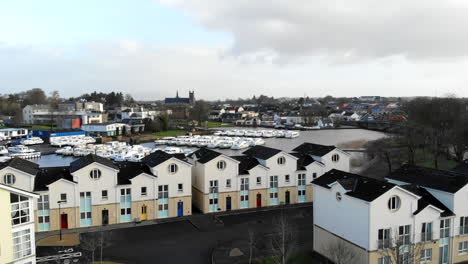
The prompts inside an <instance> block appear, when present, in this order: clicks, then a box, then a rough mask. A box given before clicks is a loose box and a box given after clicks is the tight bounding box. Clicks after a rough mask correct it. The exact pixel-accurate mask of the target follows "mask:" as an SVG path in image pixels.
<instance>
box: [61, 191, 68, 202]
mask: <svg viewBox="0 0 468 264" xmlns="http://www.w3.org/2000/svg"><path fill="white" fill-rule="evenodd" d="M64 195H65V199H63V196H64ZM60 201H63V202H64V203H66V202H67V194H66V193H61V194H60Z"/></svg>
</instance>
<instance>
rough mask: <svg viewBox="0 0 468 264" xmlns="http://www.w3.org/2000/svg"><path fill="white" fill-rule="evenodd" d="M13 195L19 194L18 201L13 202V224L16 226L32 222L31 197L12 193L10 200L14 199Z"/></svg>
mask: <svg viewBox="0 0 468 264" xmlns="http://www.w3.org/2000/svg"><path fill="white" fill-rule="evenodd" d="M13 196H17V198H18V201H17V202H11V224H12V225H13V226H15V225H20V224H24V223H28V222H30V221H31V208H30V204H29V198H28V197H26V196H22V195H19V194H15V193H10V201H11V199H13ZM22 213H23V215H22ZM16 214H17V215H16ZM16 220H18V222H17V223H15V221H16Z"/></svg>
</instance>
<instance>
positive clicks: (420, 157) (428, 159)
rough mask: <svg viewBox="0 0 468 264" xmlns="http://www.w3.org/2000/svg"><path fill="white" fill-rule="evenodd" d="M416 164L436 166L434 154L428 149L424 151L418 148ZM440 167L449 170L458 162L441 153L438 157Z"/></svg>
mask: <svg viewBox="0 0 468 264" xmlns="http://www.w3.org/2000/svg"><path fill="white" fill-rule="evenodd" d="M415 162H416V165H419V166H422V167H428V168H435V166H434V161H433V156H432V154H431V153H429V152H428V151H426V152H423V151H422V150H417V151H416V155H415ZM438 163H439V169H440V170H449V169H452V168H453V167H455V166H457V165H458V163H457V162H456V161H454V160H449V159H447V158H446V156H445V155H440V156H439V159H438Z"/></svg>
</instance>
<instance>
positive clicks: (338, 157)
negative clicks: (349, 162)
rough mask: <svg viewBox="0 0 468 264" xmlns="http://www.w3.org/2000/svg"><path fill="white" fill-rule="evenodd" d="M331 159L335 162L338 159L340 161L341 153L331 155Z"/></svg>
mask: <svg viewBox="0 0 468 264" xmlns="http://www.w3.org/2000/svg"><path fill="white" fill-rule="evenodd" d="M331 160H332V161H333V162H335V163H336V162H338V161H340V155H338V154H333V155H332V157H331Z"/></svg>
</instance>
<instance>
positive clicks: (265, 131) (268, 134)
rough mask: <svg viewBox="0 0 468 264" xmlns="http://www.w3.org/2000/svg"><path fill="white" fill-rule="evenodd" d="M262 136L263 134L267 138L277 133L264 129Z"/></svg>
mask: <svg viewBox="0 0 468 264" xmlns="http://www.w3.org/2000/svg"><path fill="white" fill-rule="evenodd" d="M262 136H263V137H266V138H272V137H274V136H275V135H274V133H273V131H272V130H263V131H262Z"/></svg>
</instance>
